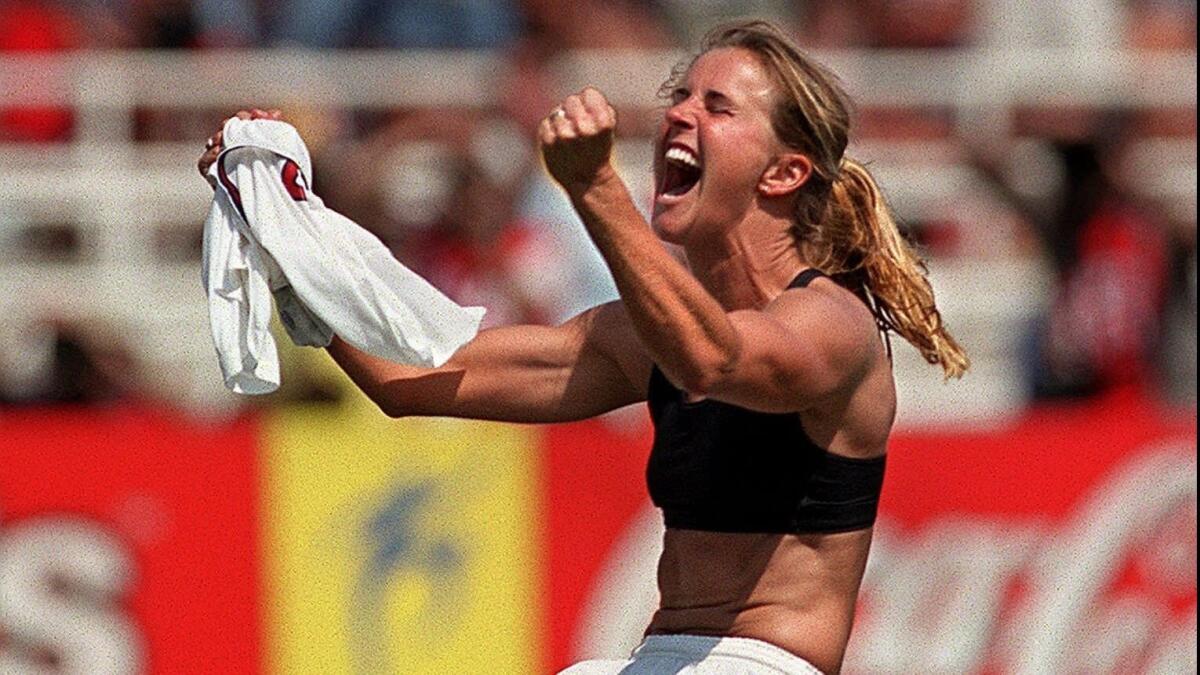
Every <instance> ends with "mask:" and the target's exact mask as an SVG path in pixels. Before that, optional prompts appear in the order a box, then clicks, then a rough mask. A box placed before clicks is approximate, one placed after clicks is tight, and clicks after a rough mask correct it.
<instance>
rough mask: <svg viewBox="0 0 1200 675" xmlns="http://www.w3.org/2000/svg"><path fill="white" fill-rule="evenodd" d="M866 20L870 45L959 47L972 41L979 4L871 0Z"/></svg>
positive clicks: (865, 11) (964, 0)
mask: <svg viewBox="0 0 1200 675" xmlns="http://www.w3.org/2000/svg"><path fill="white" fill-rule="evenodd" d="M857 4H861V5H862V6H863V18H864V19H866V21H867V22H868V24H869V25H870V31H871V39H870V43H869V46H872V47H882V48H884V49H928V48H936V47H959V46H963V45H965V44H967V43H969V42H970V41H971V36H972V32H973V29H974V25H975V24H974V22H975V12H974V9H975V3H972V2H970V1H969V0H869V1H868V2H863V3H857Z"/></svg>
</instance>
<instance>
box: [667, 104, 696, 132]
mask: <svg viewBox="0 0 1200 675" xmlns="http://www.w3.org/2000/svg"><path fill="white" fill-rule="evenodd" d="M691 103H692V98H691V97H689V98H685V99H684V100H682V101H680V102H679V103H676V104H674V105H672V106H671V107H669V108H667V114H666V119H667V125H668V126H672V127H683V128H684V129H694V128H695V127H696V118H695V114H694V111H693V110H692V107H691Z"/></svg>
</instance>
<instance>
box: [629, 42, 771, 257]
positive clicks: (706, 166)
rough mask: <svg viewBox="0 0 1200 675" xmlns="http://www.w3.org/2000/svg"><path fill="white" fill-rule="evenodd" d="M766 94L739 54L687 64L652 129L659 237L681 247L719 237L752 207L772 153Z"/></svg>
mask: <svg viewBox="0 0 1200 675" xmlns="http://www.w3.org/2000/svg"><path fill="white" fill-rule="evenodd" d="M773 94H774V85H773V83H772V81H771V78H770V76H769V75H768V74H767V72H766V70H765V69H764V68H763V66H762V65H761V63H760V62H759V60H758V58H757V57H756V56H755V55H754V54H753V53H751V52H749V51H746V50H744V49H738V48H721V49H715V50H713V51H710V52H707V53H705V54H703V55H702V56H700V58H698V59H696V61H695V63H693V64H692V66H691V68H690V69H689V70H688V72H687V74H686V76H685V77H684V78H683V81H682V82H680V83H679V84H678V85H677V86H676V87H675V89H674V91H672V92H671V105H670V107H669V108H668V109H667V111H666V114H665V115H664V116H663V121H662V123H661V124H660V126H659V133H658V140H657V145H656V152H655V159H654V208H653V210H652V216H651V225H652V226H653V228H654V231H655V233H657V234H658V236H659V237H661V238H662V239H664V240H666V241H669V242H671V243H674V244H683V245H686V244H687V243H688V242H689V241H695V240H696V238H697V237H707V236H719V235H720V233H723V232H725V231H727V230H729V229H730V228H731V227H732V226H733V225H736V224H737V223H739V222H741V220H742V219H743V218H744V217H745V215H746V214H747V213H749V212H750V211H751V210H752V209H754V208H755V203H756V195H757V189H758V185H759V181H760V179H761V178H762V175H763V173H764V171H765V170H766V169H767V167H768V165H769V164H770V162H771V160H772V158H773V157H774V156H775V155H776V154H777V153H778V151H779V149H780V146H779V143H778V141H777V140H776V138H775V133H774V131H773V130H772V128H771V106H772V101H773Z"/></svg>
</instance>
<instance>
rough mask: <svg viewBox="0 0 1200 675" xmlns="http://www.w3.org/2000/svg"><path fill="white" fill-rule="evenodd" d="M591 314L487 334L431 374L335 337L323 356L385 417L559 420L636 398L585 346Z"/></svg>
mask: <svg viewBox="0 0 1200 675" xmlns="http://www.w3.org/2000/svg"><path fill="white" fill-rule="evenodd" d="M598 309H599V308H597V310H598ZM596 316H597V313H596V310H589V311H588V312H585V313H584V314H583V315H580V316H579V317H576V318H575V319H572V320H571V321H570V322H568V323H566V324H564V325H563V326H556V327H550V326H504V327H500V328H489V329H487V330H484V331H480V333H479V334H478V335H477V336H476V337H475V339H473V340H471V341H470V342H468V343H467V344H466V345H464V346H463V347H462V348H461V349H459V350H458V351H457V352H455V354H454V356H452V357H451V358H450V360H449V361H447V362H446V363H445V364H443V365H442V366H440V367H438V368H422V367H419V366H409V365H404V364H398V363H391V362H389V361H386V360H383V359H379V358H375V357H373V356H370V355H368V354H364V353H363V352H361V351H359V350H357V349H355V348H354V347H353V346H351V345H349V344H347V343H346V342H345V341H343V340H341V339H340V338H335V339H334V341H333V344H331V345H330V346H329V354H330V355H331V356H332V357H333V359H334V360H335V361H336V362H337V363H338V365H339V366H341V368H342V369H343V370H344V371H346V374H347V375H349V376H350V379H352V380H353V381H354V383H355V384H357V385H358V387H359V388H360V389H362V390H363V392H364V393H365V394H367V396H368V397H370V398H371V400H372V401H374V402H375V403H376V405H378V406H379V407H380V409H381V410H383V411H384V412H385V413H386V414H388V415H389V416H391V417H402V416H437V417H462V418H468V419H487V420H500V421H508V422H565V421H569V420H576V419H583V418H586V417H591V416H593V415H597V414H599V413H602V412H605V411H608V410H612V409H614V408H617V407H620V406H622V405H627V404H629V403H632V402H634V401H635V400H637V399H638V394H639V392H636V391H634V390H633V389H631V387H630V384H629V381H628V380H627V379H626V378H625V377H624V375H623V374H622V372H621V370H620V368H619V367H617V366H616V365H615V364H614V363H613V362H612V360H611V359H610V358H609V357H607V356H605V355H604V354H602V353H601V352H600V351H599V350H597V349H595V348H591V347H588V340H587V339H586V337H585V335H586V332H587V331H588V330H589V326H590V325H591V324H592V322H593V321H594V319H595V317H596Z"/></svg>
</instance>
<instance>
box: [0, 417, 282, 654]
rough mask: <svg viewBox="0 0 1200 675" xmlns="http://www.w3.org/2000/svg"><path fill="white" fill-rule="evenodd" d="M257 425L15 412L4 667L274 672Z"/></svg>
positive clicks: (1, 569) (9, 426)
mask: <svg viewBox="0 0 1200 675" xmlns="http://www.w3.org/2000/svg"><path fill="white" fill-rule="evenodd" d="M257 435H258V434H257V425H256V423H255V422H254V421H253V420H252V419H243V420H240V421H237V422H234V423H227V422H226V423H220V424H216V425H205V424H197V423H194V422H189V421H187V420H186V419H184V418H182V417H180V416H177V415H173V414H167V413H161V412H157V411H153V410H146V409H140V408H129V407H119V408H112V409H108V408H99V409H78V410H64V409H55V410H32V411H20V412H6V413H4V415H3V418H0V597H2V598H3V601H2V602H0V672H30V671H32V670H34V669H35V667H36V666H47V665H50V666H54V667H56V668H57V669H59V670H60V671H61V672H80V673H82V672H86V673H134V672H152V673H250V672H259V671H261V670H262V658H261V648H260V642H261V635H262V630H261V625H260V620H259V617H260V607H259V605H260V592H259V589H260V583H261V578H260V574H259V566H258V543H257V536H258V534H257V523H258V472H257V468H256V464H257V461H258V459H257ZM39 672H40V671H39Z"/></svg>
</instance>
